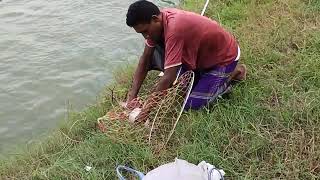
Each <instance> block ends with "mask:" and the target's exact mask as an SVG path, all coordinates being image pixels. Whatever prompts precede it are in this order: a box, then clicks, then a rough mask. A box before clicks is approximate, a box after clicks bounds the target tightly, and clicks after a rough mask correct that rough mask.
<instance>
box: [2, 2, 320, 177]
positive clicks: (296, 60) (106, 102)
mask: <svg viewBox="0 0 320 180" xmlns="http://www.w3.org/2000/svg"><path fill="white" fill-rule="evenodd" d="M203 4H204V0H197V1H196V0H185V1H184V2H183V3H182V6H183V8H185V9H188V10H191V11H196V12H200V11H201V9H202V6H203ZM206 15H207V16H209V17H211V18H213V19H216V20H218V21H219V22H220V23H221V24H222V25H223V26H224V27H226V28H227V29H229V30H230V31H232V32H233V33H234V34H235V36H236V37H237V39H238V40H239V43H240V46H241V49H242V58H241V61H242V62H243V63H245V64H247V67H248V69H249V74H248V79H247V81H245V82H243V83H240V84H239V85H237V86H236V87H235V88H234V90H233V93H232V94H231V97H230V98H228V99H220V100H219V101H218V102H217V103H216V104H215V105H213V106H212V107H209V108H206V109H204V110H201V111H197V112H196V111H191V112H187V113H185V114H184V115H183V116H182V118H181V120H180V121H179V123H178V126H177V129H176V132H175V134H174V135H173V137H172V139H171V141H170V144H169V145H168V147H167V149H166V150H163V151H162V152H160V153H157V154H155V153H153V151H152V148H151V147H149V146H148V145H147V144H146V143H145V142H144V141H142V137H141V136H139V133H135V132H134V127H131V126H129V125H127V124H125V123H120V122H114V123H113V124H112V129H113V131H112V133H110V134H109V136H106V135H105V134H102V133H100V132H99V131H97V130H96V128H95V122H96V119H97V118H98V117H101V116H103V115H104V114H105V113H106V112H107V111H108V109H110V108H111V107H112V106H113V103H112V98H111V94H113V95H116V96H118V97H121V96H123V95H124V94H125V91H126V90H127V88H128V87H129V82H130V79H131V78H130V77H131V74H132V71H133V68H132V67H128V68H124V69H122V70H120V71H122V72H118V73H117V76H116V78H115V83H114V84H112V85H110V86H109V87H108V88H106V90H105V92H103V93H102V96H101V98H100V99H101V101H100V102H98V103H97V104H96V105H93V106H91V107H88V109H87V110H85V111H83V112H80V113H70V116H69V117H68V121H67V122H65V124H64V125H63V126H62V127H61V128H60V129H59V130H57V131H56V132H55V133H53V134H51V135H50V137H49V138H48V139H46V140H45V141H42V142H41V143H40V144H38V145H34V146H30V148H29V149H28V150H27V151H25V152H24V153H21V155H17V156H16V157H13V158H12V159H9V160H6V161H5V162H3V163H0V177H1V178H0V179H115V171H114V169H115V167H116V165H118V164H128V165H130V166H132V167H135V168H136V169H139V170H141V171H144V172H147V171H148V170H150V169H152V168H154V167H157V166H159V165H160V164H163V163H166V162H168V161H172V160H173V159H174V157H179V158H181V159H185V160H188V161H190V162H193V163H198V162H199V161H201V160H206V161H208V162H210V163H212V164H215V165H218V166H219V167H221V168H223V169H224V170H225V171H226V173H227V176H228V177H229V178H232V179H238V178H240V179H271V178H279V179H316V178H319V177H320V136H319V134H320V106H319V105H320V98H319V97H320V71H319V69H320V1H318V0H215V1H212V2H211V3H210V5H209V7H208V9H207V12H206ZM132 133H135V134H134V135H133V134H132ZM86 165H89V166H92V167H93V169H92V170H91V171H90V172H86V171H85V170H84V167H85V166H86Z"/></svg>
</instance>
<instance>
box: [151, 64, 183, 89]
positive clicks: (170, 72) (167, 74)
mask: <svg viewBox="0 0 320 180" xmlns="http://www.w3.org/2000/svg"><path fill="white" fill-rule="evenodd" d="M179 67H180V66H174V67H171V68H168V69H165V70H164V75H163V76H162V77H161V79H160V81H159V83H158V85H157V87H156V91H162V90H165V89H168V88H170V87H171V86H172V84H173V82H174V81H175V80H176V78H177V72H178V69H179Z"/></svg>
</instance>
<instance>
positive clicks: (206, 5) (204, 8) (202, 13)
mask: <svg viewBox="0 0 320 180" xmlns="http://www.w3.org/2000/svg"><path fill="white" fill-rule="evenodd" d="M209 1H210V0H207V2H206V4H205V5H204V7H203V9H202V12H201V16H203V15H204V13H205V12H206V9H207V7H208V4H209Z"/></svg>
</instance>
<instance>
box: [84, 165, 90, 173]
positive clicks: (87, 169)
mask: <svg viewBox="0 0 320 180" xmlns="http://www.w3.org/2000/svg"><path fill="white" fill-rule="evenodd" d="M84 169H85V170H86V171H88V172H89V171H90V170H91V169H92V167H91V166H86V167H84Z"/></svg>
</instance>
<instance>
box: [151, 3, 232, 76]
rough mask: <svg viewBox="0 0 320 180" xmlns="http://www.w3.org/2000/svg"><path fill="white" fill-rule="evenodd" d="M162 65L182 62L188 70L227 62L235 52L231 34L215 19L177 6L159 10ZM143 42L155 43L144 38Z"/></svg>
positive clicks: (230, 60)
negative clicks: (162, 38)
mask: <svg viewBox="0 0 320 180" xmlns="http://www.w3.org/2000/svg"><path fill="white" fill-rule="evenodd" d="M161 12H162V18H163V27H164V40H165V63H164V69H167V68H170V67H174V66H178V65H181V64H184V65H186V66H187V68H188V69H190V70H196V69H197V70H203V69H209V68H212V67H214V66H225V65H228V64H230V63H231V62H232V61H233V60H234V59H235V58H236V57H237V55H238V45H237V42H236V40H235V38H234V37H233V36H232V35H231V34H230V33H229V32H227V31H225V30H224V29H223V28H222V27H221V26H220V25H219V24H218V23H217V22H216V21H213V20H211V19H209V18H207V17H204V16H200V15H198V14H195V13H192V12H187V11H183V10H179V9H173V8H170V9H163V10H162V11H161ZM146 44H147V45H148V46H151V47H153V46H154V45H155V43H154V42H153V41H152V40H150V39H147V40H146Z"/></svg>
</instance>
